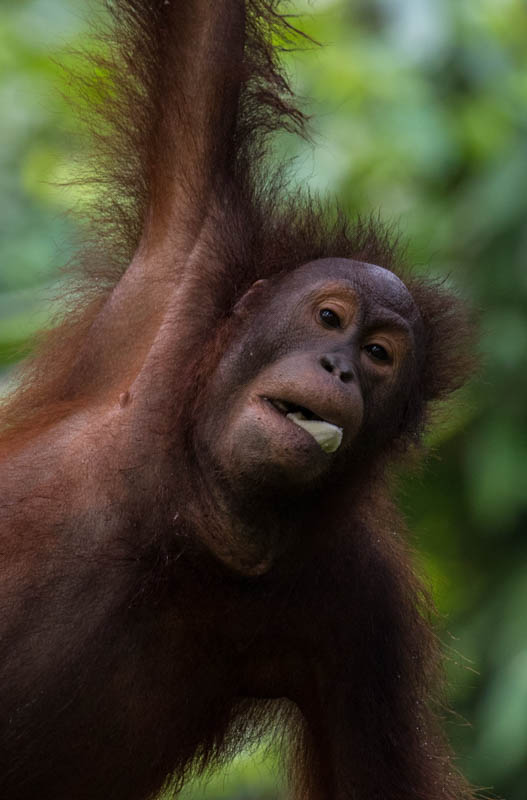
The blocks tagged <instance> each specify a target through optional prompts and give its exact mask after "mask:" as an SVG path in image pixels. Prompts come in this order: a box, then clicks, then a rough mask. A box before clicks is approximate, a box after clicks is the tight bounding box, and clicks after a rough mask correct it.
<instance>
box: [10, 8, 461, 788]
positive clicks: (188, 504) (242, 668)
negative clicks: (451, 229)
mask: <svg viewBox="0 0 527 800" xmlns="http://www.w3.org/2000/svg"><path fill="white" fill-rule="evenodd" d="M64 2H67V0H64ZM109 8H110V12H111V19H112V25H113V34H112V37H111V42H112V44H111V47H110V48H109V49H108V41H109V40H108V37H106V38H105V39H104V41H105V46H106V49H105V50H102V51H101V52H102V53H103V55H99V56H98V57H97V59H96V61H97V63H98V65H99V67H100V69H99V72H97V80H99V79H100V75H107V76H108V75H109V80H110V83H109V86H108V87H107V90H101V88H100V86H99V91H98V93H94V94H95V96H97V97H99V98H100V97H101V96H102V97H103V98H104V97H105V98H106V99H105V101H104V102H103V104H102V112H103V113H104V114H106V127H104V125H103V126H102V127H100V126H99V124H98V123H96V124H94V126H93V127H94V136H95V146H96V150H97V155H98V157H99V159H100V160H99V161H98V162H97V163H98V165H99V166H97V167H96V172H95V175H94V179H95V181H96V182H97V183H98V184H100V187H99V188H100V191H99V192H98V194H97V200H96V205H95V207H94V215H93V232H94V234H95V236H92V237H91V238H92V240H93V239H95V240H96V247H95V248H91V249H89V250H87V251H86V252H85V253H84V254H82V255H81V257H80V259H79V263H80V265H81V268H82V274H83V276H84V279H83V283H82V286H83V289H84V295H82V293H81V296H80V299H79V300H78V306H77V307H76V309H74V310H73V311H72V313H71V314H70V315H67V316H66V318H65V320H64V322H63V323H62V324H61V325H60V326H58V327H57V329H56V330H54V331H53V332H51V333H50V334H48V335H47V337H46V338H45V339H44V340H43V341H42V343H41V344H40V346H39V348H38V349H37V351H36V354H35V356H34V357H33V358H32V359H31V360H30V361H29V362H28V363H27V365H26V367H25V368H23V369H22V371H21V373H20V378H19V386H18V388H17V389H16V390H15V391H14V392H13V393H12V395H11V396H10V397H9V398H8V400H7V401H6V402H5V403H4V405H3V409H2V419H1V423H0V424H1V430H0V549H1V553H2V559H1V564H0V609H1V610H0V708H1V710H2V714H1V715H0V798H1V799H2V800H36V798H38V800H148V799H149V798H150V799H151V800H152V799H153V798H155V797H156V796H157V795H158V794H159V793H160V792H161V791H163V790H164V791H165V794H164V795H163V797H167V798H168V797H170V796H174V795H175V794H177V792H178V791H179V789H180V788H181V787H182V786H183V784H184V783H185V782H186V781H187V779H188V778H189V777H190V776H192V775H194V774H196V775H197V774H201V773H203V771H204V770H206V769H208V768H209V767H212V766H214V765H215V764H218V763H224V761H225V759H226V757H227V756H230V755H231V754H233V753H234V752H235V751H236V749H237V748H239V747H242V746H243V745H244V744H246V743H247V742H248V741H249V740H250V741H251V742H252V741H254V739H255V736H256V735H259V734H261V735H264V734H268V733H279V732H281V731H283V730H284V729H285V732H286V734H287V735H286V736H285V737H281V738H282V740H285V741H287V742H288V748H289V758H290V764H291V770H290V777H291V781H290V791H291V796H294V797H295V798H297V800H468V799H469V798H471V797H472V792H471V790H470V789H469V787H468V786H467V785H466V783H465V781H464V780H463V779H462V778H461V777H460V776H459V775H458V773H457V772H456V770H455V768H454V767H453V765H452V758H451V754H450V751H449V748H448V745H447V744H446V743H445V741H444V739H443V735H442V733H441V729H440V726H439V725H438V722H437V720H436V718H435V716H434V713H433V708H432V702H433V700H434V697H435V693H436V690H437V685H436V684H437V668H438V664H439V662H440V659H439V654H438V650H437V645H436V641H435V636H434V634H433V633H432V631H431V628H430V621H429V617H430V606H429V603H428V601H427V598H426V594H425V593H424V592H423V589H422V587H421V585H420V583H419V581H418V580H417V578H416V577H415V576H414V574H413V571H412V567H411V562H410V558H409V556H408V553H407V550H406V546H405V543H404V538H403V533H404V526H403V525H402V523H401V521H400V519H399V518H398V516H397V513H396V512H395V510H394V508H393V506H392V504H391V502H390V499H389V497H388V495H387V491H386V480H385V473H386V470H387V469H388V468H389V467H390V466H391V465H392V464H393V462H394V461H396V460H400V459H401V457H402V455H403V453H404V452H405V450H407V449H408V448H410V447H412V446H413V445H415V443H416V442H417V441H418V440H419V438H420V436H421V434H422V431H423V428H424V425H425V423H426V421H427V410H428V406H429V403H430V402H431V401H433V400H439V399H442V398H444V397H446V395H448V394H449V393H450V392H451V391H453V390H454V389H455V388H457V387H458V386H459V385H460V384H461V383H462V381H463V380H464V378H465V376H466V374H467V372H468V371H469V369H470V361H471V358H470V351H469V349H468V337H469V326H468V324H467V320H466V314H465V311H464V309H463V308H462V307H461V306H460V304H459V303H458V302H457V300H456V299H455V298H454V297H453V296H452V295H449V294H448V293H446V292H445V291H444V290H443V289H441V288H438V287H436V286H434V285H433V284H430V283H427V282H426V281H425V280H422V279H419V278H416V277H415V276H414V275H413V274H412V273H411V271H410V270H408V269H406V268H405V267H404V265H403V264H402V263H401V262H400V260H399V258H398V256H397V252H396V250H395V249H394V248H393V247H392V246H391V244H390V241H389V237H388V236H387V234H386V233H385V232H384V231H383V230H382V228H381V227H380V226H378V225H374V224H363V223H357V224H351V223H349V222H347V221H346V220H345V219H344V218H343V217H342V215H338V214H337V215H336V221H335V220H334V221H333V222H331V221H329V218H328V215H327V214H326V213H325V212H324V211H323V209H322V208H321V207H320V206H319V204H318V203H317V202H316V200H313V199H309V198H302V197H301V196H300V195H299V194H298V193H293V195H292V196H291V197H288V196H287V195H286V194H285V193H284V191H283V190H282V185H283V183H284V181H283V178H282V172H281V168H280V167H278V168H276V169H275V170H274V171H273V170H272V169H271V166H270V164H269V162H268V161H266V159H265V153H266V148H265V143H266V139H267V136H268V135H269V134H270V133H272V132H273V131H274V130H279V129H280V128H282V129H288V130H292V129H296V130H297V131H298V132H301V130H302V126H303V117H302V114H301V113H300V112H299V111H298V110H297V109H296V108H295V105H294V103H293V102H292V101H291V97H290V89H289V86H288V84H287V81H286V79H285V77H284V75H283V73H282V72H281V71H280V68H279V65H278V63H277V60H276V59H277V55H276V49H277V45H276V42H277V41H279V39H280V36H281V37H282V39H284V38H285V39H286V40H291V38H294V36H295V35H297V34H296V33H295V31H294V29H293V28H292V27H291V26H290V24H289V22H288V20H287V19H286V18H285V17H283V16H281V14H280V13H279V10H278V9H279V4H278V3H277V2H275V0H245V2H244V1H243V0H214V2H212V0H150V2H147V1H146V0H113V2H111V3H109ZM95 110H98V111H101V108H99V109H95Z"/></svg>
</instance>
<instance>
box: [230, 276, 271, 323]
mask: <svg viewBox="0 0 527 800" xmlns="http://www.w3.org/2000/svg"><path fill="white" fill-rule="evenodd" d="M268 283H269V281H268V280H267V279H266V278H261V279H260V280H258V281H255V282H254V283H253V285H252V286H250V287H249V288H248V289H247V291H246V292H245V293H244V294H243V295H242V296H241V297H240V299H239V300H238V301H237V302H236V305H235V306H234V308H233V310H232V313H233V314H246V313H247V311H249V310H250V309H251V307H252V306H253V304H254V303H256V302H257V301H258V300H259V299H260V297H261V294H262V290H263V289H264V288H265V287H266V286H267V285H268Z"/></svg>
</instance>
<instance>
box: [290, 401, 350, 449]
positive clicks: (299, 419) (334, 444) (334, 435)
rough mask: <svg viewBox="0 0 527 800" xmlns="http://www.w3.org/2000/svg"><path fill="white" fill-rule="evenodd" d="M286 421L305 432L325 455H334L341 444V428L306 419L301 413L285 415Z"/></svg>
mask: <svg viewBox="0 0 527 800" xmlns="http://www.w3.org/2000/svg"><path fill="white" fill-rule="evenodd" d="M287 419H290V420H291V422H294V423H295V425H298V426H299V427H300V428H303V429H304V430H305V431H307V432H308V433H309V434H311V436H312V437H313V439H314V440H315V441H316V443H317V444H318V445H319V446H320V447H321V448H322V450H323V451H324V452H325V453H334V452H335V451H336V450H338V449H339V447H340V444H341V442H342V428H339V427H338V426H337V425H332V424H331V422H326V421H325V420H315V419H306V418H305V416H304V415H303V414H302V412H301V411H294V412H292V413H291V414H287Z"/></svg>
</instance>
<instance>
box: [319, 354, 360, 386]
mask: <svg viewBox="0 0 527 800" xmlns="http://www.w3.org/2000/svg"><path fill="white" fill-rule="evenodd" d="M320 363H321V365H322V366H323V367H324V369H325V370H326V372H329V373H331V375H334V376H335V377H336V378H339V380H341V381H342V382H343V383H349V382H350V381H352V380H353V377H354V376H353V368H352V366H351V361H350V359H349V358H348V357H347V356H345V355H344V354H343V353H326V354H325V355H323V356H322V357H321V359H320Z"/></svg>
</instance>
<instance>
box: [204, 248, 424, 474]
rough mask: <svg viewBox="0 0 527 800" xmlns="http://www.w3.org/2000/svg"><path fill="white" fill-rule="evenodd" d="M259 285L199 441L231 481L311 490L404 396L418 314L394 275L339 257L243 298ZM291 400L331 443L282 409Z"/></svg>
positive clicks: (215, 386) (221, 370)
mask: <svg viewBox="0 0 527 800" xmlns="http://www.w3.org/2000/svg"><path fill="white" fill-rule="evenodd" d="M256 292H262V293H263V296H262V298H261V299H260V302H259V303H258V305H257V310H256V311H255V312H253V313H250V311H249V313H247V314H246V315H243V314H240V328H241V329H240V332H239V336H238V338H237V339H236V340H235V341H234V343H233V344H232V346H231V348H230V349H228V350H227V352H226V354H225V356H224V357H223V358H222V360H221V362H220V365H219V367H218V369H217V371H216V373H215V375H214V378H213V381H212V389H211V396H212V397H214V398H215V403H214V408H213V409H211V411H210V412H209V415H208V416H207V418H206V421H205V423H204V425H203V429H202V431H201V432H200V439H202V441H203V442H204V443H205V445H206V446H207V448H208V450H209V452H210V453H211V454H212V457H213V459H214V461H215V463H216V464H218V465H219V466H220V467H221V468H222V470H223V472H224V473H226V474H228V475H230V476H232V478H233V480H234V481H236V480H241V481H242V482H243V483H244V485H246V486H247V485H248V484H249V483H250V482H251V479H254V480H255V481H256V482H257V484H258V485H260V486H261V485H262V482H263V483H264V484H265V483H269V482H270V483H274V482H277V485H280V484H283V482H284V481H285V482H286V484H287V485H290V486H299V487H302V486H305V487H307V486H309V485H311V484H313V482H316V481H317V480H319V479H321V478H323V477H324V476H326V475H328V474H329V473H330V472H331V470H332V468H333V465H334V464H335V463H341V464H342V463H343V462H349V461H351V460H352V459H353V455H354V448H355V446H356V443H357V441H358V439H359V437H364V436H368V430H371V432H372V434H373V433H374V432H375V428H376V425H377V424H379V425H381V424H382V422H383V419H384V416H385V415H386V414H390V412H391V413H392V414H393V411H394V407H393V405H394V403H396V402H397V403H398V404H399V403H400V402H402V401H403V400H404V397H405V396H406V393H407V388H408V387H407V386H405V376H408V374H409V371H410V369H411V367H412V365H413V361H414V357H415V356H414V353H415V338H416V334H417V333H418V330H419V325H420V317H419V312H418V310H417V308H416V306H415V304H414V301H413V299H412V297H411V295H410V293H409V292H408V289H407V288H406V286H405V285H404V284H403V283H402V282H401V281H400V280H399V278H397V277H396V276H395V275H394V274H393V273H391V272H389V271H388V270H386V269H384V268H382V267H378V266H374V265H372V264H364V263H360V262H355V261H350V260H347V259H321V260H318V261H313V262H310V263H308V264H306V265H304V266H302V267H299V268H298V269H297V270H295V271H294V272H292V273H291V274H289V275H287V276H286V277H284V278H283V279H281V280H279V281H277V282H276V283H275V284H274V285H266V286H259V287H255V289H253V290H252V292H251V290H250V292H249V293H248V295H247V297H248V299H247V304H250V302H251V294H253V293H256ZM239 306H241V307H242V308H243V306H244V300H243V299H242V301H241V303H240V304H239ZM238 313H239V312H238ZM240 376H243V381H242V383H241V384H240ZM406 383H408V382H406ZM298 407H301V408H302V409H304V413H305V411H306V410H307V411H308V412H309V413H308V418H309V417H311V416H312V417H314V418H318V419H321V420H325V421H327V422H329V423H330V424H332V425H335V426H337V427H338V428H340V429H341V430H342V442H341V444H340V446H338V448H337V449H336V450H335V452H333V453H328V452H324V450H323V449H322V447H321V446H320V444H319V443H317V441H316V439H315V438H313V436H312V435H311V434H310V433H309V432H307V431H306V430H304V429H303V428H302V427H299V426H298V425H297V424H295V423H294V422H293V421H291V420H290V419H289V418H288V417H287V413H288V411H294V410H296V409H297V408H298Z"/></svg>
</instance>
